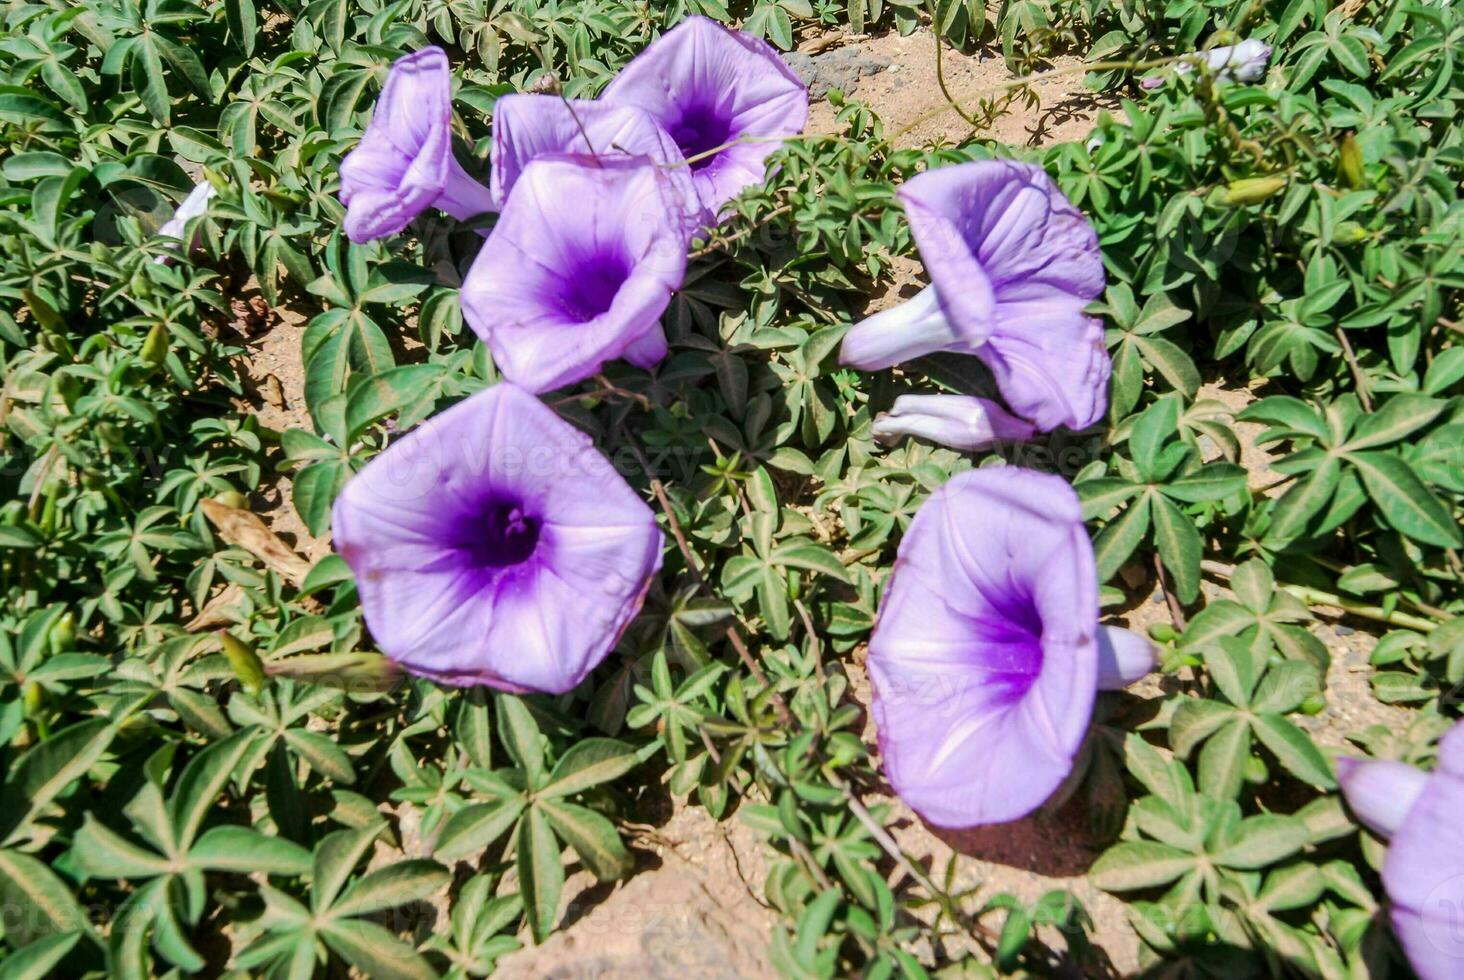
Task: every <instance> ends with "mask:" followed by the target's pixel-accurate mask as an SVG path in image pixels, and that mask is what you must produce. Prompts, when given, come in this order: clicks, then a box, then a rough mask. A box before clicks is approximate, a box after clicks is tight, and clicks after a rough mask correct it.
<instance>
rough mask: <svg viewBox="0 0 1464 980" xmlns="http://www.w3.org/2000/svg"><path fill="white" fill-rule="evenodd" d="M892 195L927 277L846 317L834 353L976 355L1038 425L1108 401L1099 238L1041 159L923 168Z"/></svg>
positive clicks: (889, 357) (1079, 424) (864, 364)
mask: <svg viewBox="0 0 1464 980" xmlns="http://www.w3.org/2000/svg"><path fill="white" fill-rule="evenodd" d="M899 193H900V198H901V200H902V201H903V202H904V204H905V211H906V214H907V215H908V217H909V221H910V231H911V233H912V234H913V236H914V238H915V244H916V245H917V246H918V247H919V249H920V257H921V259H923V260H924V262H925V269H926V272H927V273H929V275H930V282H931V284H930V286H929V287H927V288H926V289H925V290H923V291H922V292H921V293H920V294H919V295H917V296H915V297H914V298H913V299H911V300H909V301H907V302H906V303H904V304H902V305H900V306H897V307H894V308H893V309H889V310H885V311H883V312H880V313H877V314H875V315H874V316H872V317H870V318H868V319H866V320H864V321H863V322H862V323H858V324H855V326H854V327H853V329H851V330H850V331H849V333H848V334H847V335H846V336H845V337H844V343H843V347H842V350H841V352H840V360H841V361H842V362H843V363H844V364H847V365H850V366H852V367H857V368H860V369H862V370H867V371H872V370H878V369H880V368H885V367H889V366H891V365H893V364H898V363H900V362H902V361H908V360H912V359H913V358H916V357H920V356H923V355H925V354H932V353H935V352H937V351H954V352H957V353H962V354H974V355H975V356H977V357H979V358H981V360H982V361H984V362H985V363H986V365H987V367H989V368H990V369H991V371H992V373H993V374H994V375H995V376H996V382H997V385H998V387H999V388H1000V389H1001V393H1002V397H1003V398H1005V399H1006V401H1007V404H1008V405H1010V406H1011V408H1012V409H1013V410H1014V411H1015V412H1016V413H1017V414H1018V415H1020V416H1022V417H1023V418H1026V419H1028V420H1030V421H1031V422H1032V423H1033V425H1035V426H1036V427H1037V428H1038V429H1039V430H1041V431H1044V432H1045V431H1048V430H1051V429H1054V428H1057V427H1058V426H1060V425H1066V426H1068V427H1070V428H1074V429H1081V428H1086V427H1087V426H1089V425H1092V424H1093V423H1094V422H1096V421H1097V420H1098V419H1099V418H1101V417H1102V415H1103V413H1104V411H1105V410H1106V408H1107V384H1108V374H1109V367H1110V362H1109V357H1108V352H1107V349H1106V348H1105V346H1104V343H1103V326H1102V323H1101V322H1100V321H1098V320H1096V319H1095V318H1093V317H1090V316H1088V315H1087V314H1085V313H1084V312H1083V307H1084V306H1086V305H1087V304H1088V303H1089V302H1090V301H1091V300H1093V299H1095V298H1096V297H1097V296H1098V295H1099V294H1100V293H1101V292H1102V291H1103V259H1102V256H1101V255H1100V253H1099V251H1098V238H1097V235H1096V234H1095V233H1094V231H1093V227H1092V226H1091V225H1090V224H1089V223H1088V221H1087V219H1086V218H1084V217H1083V215H1082V213H1081V212H1080V211H1078V210H1077V208H1075V207H1073V206H1072V204H1071V203H1069V202H1068V200H1067V198H1066V197H1064V196H1063V194H1062V191H1060V190H1059V189H1058V188H1057V185H1056V184H1054V183H1053V182H1052V179H1051V178H1050V177H1048V176H1047V174H1046V173H1045V172H1044V171H1043V170H1042V169H1041V168H1040V167H1036V166H1033V165H1031V164H1025V163H1016V162H1014V161H1011V160H983V161H976V162H973V163H964V164H959V165H957V166H953V167H942V168H940V169H937V170H930V171H927V172H925V173H923V174H920V175H919V176H917V177H914V178H912V179H910V180H909V181H907V182H906V183H905V185H904V186H903V187H901V188H900V191H899Z"/></svg>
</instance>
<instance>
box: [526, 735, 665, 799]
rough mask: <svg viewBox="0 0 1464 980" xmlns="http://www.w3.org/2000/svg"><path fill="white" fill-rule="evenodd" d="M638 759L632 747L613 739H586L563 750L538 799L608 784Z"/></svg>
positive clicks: (628, 770)
mask: <svg viewBox="0 0 1464 980" xmlns="http://www.w3.org/2000/svg"><path fill="white" fill-rule="evenodd" d="M639 761H640V759H639V757H638V756H637V755H636V751H635V747H634V746H632V745H628V744H627V743H625V742H620V741H617V740H616V739H613V738H587V739H584V740H583V741H580V742H577V743H575V745H574V746H572V747H571V748H570V749H569V751H567V752H565V753H564V755H563V756H562V757H561V758H560V760H559V762H558V764H556V765H555V766H554V771H553V772H551V773H550V774H549V782H548V784H547V785H546V786H544V788H543V789H541V790H540V791H539V792H538V794H537V796H538V798H539V799H554V798H558V797H563V796H573V795H574V794H576V793H582V792H584V791H585V790H587V789H589V788H590V787H592V786H598V785H600V784H601V783H608V782H610V781H611V780H613V779H619V778H620V777H621V776H623V775H625V774H626V773H628V772H630V770H632V769H634V768H635V766H636V764H637V763H638V762H639Z"/></svg>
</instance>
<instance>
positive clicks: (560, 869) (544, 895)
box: [518, 807, 564, 943]
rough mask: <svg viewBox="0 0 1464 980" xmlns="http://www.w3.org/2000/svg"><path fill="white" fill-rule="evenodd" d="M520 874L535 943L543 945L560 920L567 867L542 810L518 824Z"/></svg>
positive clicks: (535, 810)
mask: <svg viewBox="0 0 1464 980" xmlns="http://www.w3.org/2000/svg"><path fill="white" fill-rule="evenodd" d="M518 874H519V889H520V894H521V895H522V897H523V903H524V917H525V918H526V919H528V922H529V928H530V930H531V931H532V932H533V935H534V942H536V943H542V942H543V941H544V940H545V939H547V938H549V934H550V933H551V932H553V931H554V924H555V923H556V922H558V921H559V894H560V892H561V891H563V890H564V865H563V864H562V863H561V861H560V852H559V841H558V840H557V839H556V838H555V836H554V831H553V830H552V829H550V825H549V818H548V816H547V815H546V814H545V813H544V811H543V809H541V808H540V807H532V808H530V810H529V811H528V815H527V816H526V817H525V818H524V821H523V823H522V824H520V825H519V832H518Z"/></svg>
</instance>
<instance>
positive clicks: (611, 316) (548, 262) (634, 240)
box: [462, 155, 687, 392]
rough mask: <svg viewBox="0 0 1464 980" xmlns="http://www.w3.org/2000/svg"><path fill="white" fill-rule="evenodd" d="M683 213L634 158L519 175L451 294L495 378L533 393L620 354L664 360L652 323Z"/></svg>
mask: <svg viewBox="0 0 1464 980" xmlns="http://www.w3.org/2000/svg"><path fill="white" fill-rule="evenodd" d="M683 205H684V201H683V200H682V199H681V198H680V197H679V195H678V194H677V192H676V190H675V187H674V185H673V184H672V183H671V182H670V181H669V180H668V179H667V178H666V176H665V174H664V173H663V172H662V171H661V170H660V168H658V167H657V166H656V165H655V163H654V161H652V160H650V159H648V158H645V157H636V158H618V159H602V158H593V157H585V156H560V155H548V156H540V157H538V158H537V159H535V160H534V161H533V162H532V163H530V164H529V165H528V166H527V167H525V168H524V170H523V172H522V173H521V174H520V175H519V178H518V180H517V182H516V183H515V185H514V192H513V194H512V196H510V198H509V200H508V203H507V205H506V206H505V207H504V209H503V213H502V215H500V217H499V219H498V224H497V226H496V227H495V228H494V230H493V234H492V235H491V236H489V238H488V241H487V243H485V244H484V246H483V248H482V250H481V251H479V253H478V257H477V259H476V260H474V262H473V266H472V268H471V269H470V270H469V271H468V275H467V279H466V281H465V282H464V283H463V289H462V308H463V316H464V318H465V319H466V320H467V321H468V324H469V325H470V326H471V327H472V328H473V330H474V331H475V332H476V333H477V334H478V336H479V337H481V338H482V339H483V341H484V342H485V343H486V344H487V345H488V347H489V349H490V350H491V351H492V352H493V359H494V362H495V363H496V364H497V365H498V367H499V369H500V370H501V371H502V372H503V376H504V377H506V378H507V379H509V380H510V381H512V382H514V383H515V384H518V385H520V386H522V387H524V388H526V389H528V390H529V391H534V392H540V391H547V390H549V389H552V388H558V387H561V386H563V385H567V384H572V383H574V382H576V381H580V380H583V379H584V378H587V377H589V376H590V375H592V374H594V373H595V372H597V371H599V370H600V368H601V365H603V364H604V363H605V362H606V361H610V360H614V359H615V358H617V357H621V356H624V355H626V353H627V352H631V354H632V356H633V357H634V358H635V359H636V361H637V362H638V363H639V364H641V365H643V366H648V362H650V361H651V358H652V357H653V356H657V357H664V356H665V336H664V334H662V333H661V325H660V317H661V314H662V313H663V312H664V311H665V309H666V306H667V304H668V303H669V302H670V300H671V294H672V292H673V291H674V290H676V289H678V288H680V286H681V281H682V277H683V275H684V274H685V271H686V226H687V217H686V215H685V212H684V210H683ZM652 363H653V362H652Z"/></svg>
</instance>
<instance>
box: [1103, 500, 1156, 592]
mask: <svg viewBox="0 0 1464 980" xmlns="http://www.w3.org/2000/svg"><path fill="white" fill-rule="evenodd" d="M1151 496H1152V495H1151V494H1145V495H1144V496H1142V497H1140V498H1138V499H1137V500H1135V501H1134V502H1133V503H1131V504H1129V506H1128V507H1127V508H1125V509H1124V511H1123V513H1121V514H1119V515H1118V516H1117V517H1115V518H1114V519H1113V520H1112V521H1109V522H1108V524H1107V525H1105V526H1104V528H1103V530H1102V531H1100V532H1098V536H1097V537H1096V538H1094V539H1093V558H1094V561H1095V563H1096V565H1097V567H1098V580H1099V581H1100V582H1106V581H1108V580H1109V579H1111V578H1113V576H1114V575H1116V574H1118V569H1119V567H1120V566H1122V565H1123V563H1124V562H1126V561H1128V559H1129V556H1130V555H1132V554H1133V553H1134V549H1136V548H1138V546H1139V544H1140V542H1142V541H1143V540H1144V538H1145V536H1146V535H1147V534H1148V533H1149V506H1150V505H1149V502H1150V499H1151Z"/></svg>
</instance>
